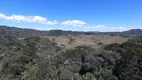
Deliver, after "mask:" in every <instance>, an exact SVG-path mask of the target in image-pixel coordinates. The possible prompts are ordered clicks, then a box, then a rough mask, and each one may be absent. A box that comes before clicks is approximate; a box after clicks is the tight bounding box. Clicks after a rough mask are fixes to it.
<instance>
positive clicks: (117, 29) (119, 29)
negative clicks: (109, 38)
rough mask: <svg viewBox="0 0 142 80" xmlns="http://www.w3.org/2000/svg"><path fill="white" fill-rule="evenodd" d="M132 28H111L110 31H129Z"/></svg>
mask: <svg viewBox="0 0 142 80" xmlns="http://www.w3.org/2000/svg"><path fill="white" fill-rule="evenodd" d="M130 29H132V28H126V27H116V28H109V30H110V31H120V32H121V31H127V30H130Z"/></svg>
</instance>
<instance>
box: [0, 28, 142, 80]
mask: <svg viewBox="0 0 142 80" xmlns="http://www.w3.org/2000/svg"><path fill="white" fill-rule="evenodd" d="M6 28H7V27H6ZM8 29H9V28H8ZM16 29H17V28H16ZM20 30H21V29H20ZM22 30H23V31H24V29H22ZM1 31H2V29H1ZM30 31H33V30H29V32H30ZM9 32H11V31H9ZM9 32H8V31H6V33H5V34H8V33H9ZM49 32H50V31H49ZM51 32H52V31H51ZM59 32H60V31H59ZM2 33H3V32H2ZM45 33H46V32H45ZM14 34H15V33H14ZM35 34H36V31H35ZM39 34H40V32H39ZM52 34H53V33H52ZM26 35H27V34H26ZM23 36H25V34H24V35H22V37H23ZM30 36H31V35H30ZM102 45H103V44H102ZM0 80H142V36H136V37H134V38H131V39H129V40H128V41H127V42H124V43H122V44H118V43H113V44H110V45H104V46H102V48H101V49H100V50H96V49H94V48H92V47H89V46H77V47H74V48H71V49H68V50H64V48H63V47H61V46H58V45H57V43H56V42H54V41H51V40H49V39H48V38H44V37H39V36H38V35H37V34H36V36H35V35H34V33H33V35H32V36H31V37H28V36H27V37H25V38H24V39H18V38H17V37H15V36H7V35H1V36H0Z"/></svg>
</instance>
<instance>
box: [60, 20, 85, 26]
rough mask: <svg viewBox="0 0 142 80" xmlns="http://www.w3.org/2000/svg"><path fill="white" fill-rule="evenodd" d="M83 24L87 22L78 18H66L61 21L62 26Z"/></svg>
mask: <svg viewBox="0 0 142 80" xmlns="http://www.w3.org/2000/svg"><path fill="white" fill-rule="evenodd" d="M85 24H87V23H86V22H84V21H80V20H67V21H63V22H62V23H61V25H64V26H82V25H85Z"/></svg>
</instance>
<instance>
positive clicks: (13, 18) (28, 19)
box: [0, 13, 58, 25]
mask: <svg viewBox="0 0 142 80" xmlns="http://www.w3.org/2000/svg"><path fill="white" fill-rule="evenodd" d="M0 19H5V20H10V21H16V22H28V23H40V24H47V25H55V24H58V21H56V20H54V21H48V20H47V19H46V18H44V17H41V16H23V15H11V16H6V15H5V14H2V13H0Z"/></svg>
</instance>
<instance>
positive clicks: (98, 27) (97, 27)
mask: <svg viewBox="0 0 142 80" xmlns="http://www.w3.org/2000/svg"><path fill="white" fill-rule="evenodd" d="M84 28H86V29H105V28H107V26H105V25H97V26H84Z"/></svg>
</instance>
